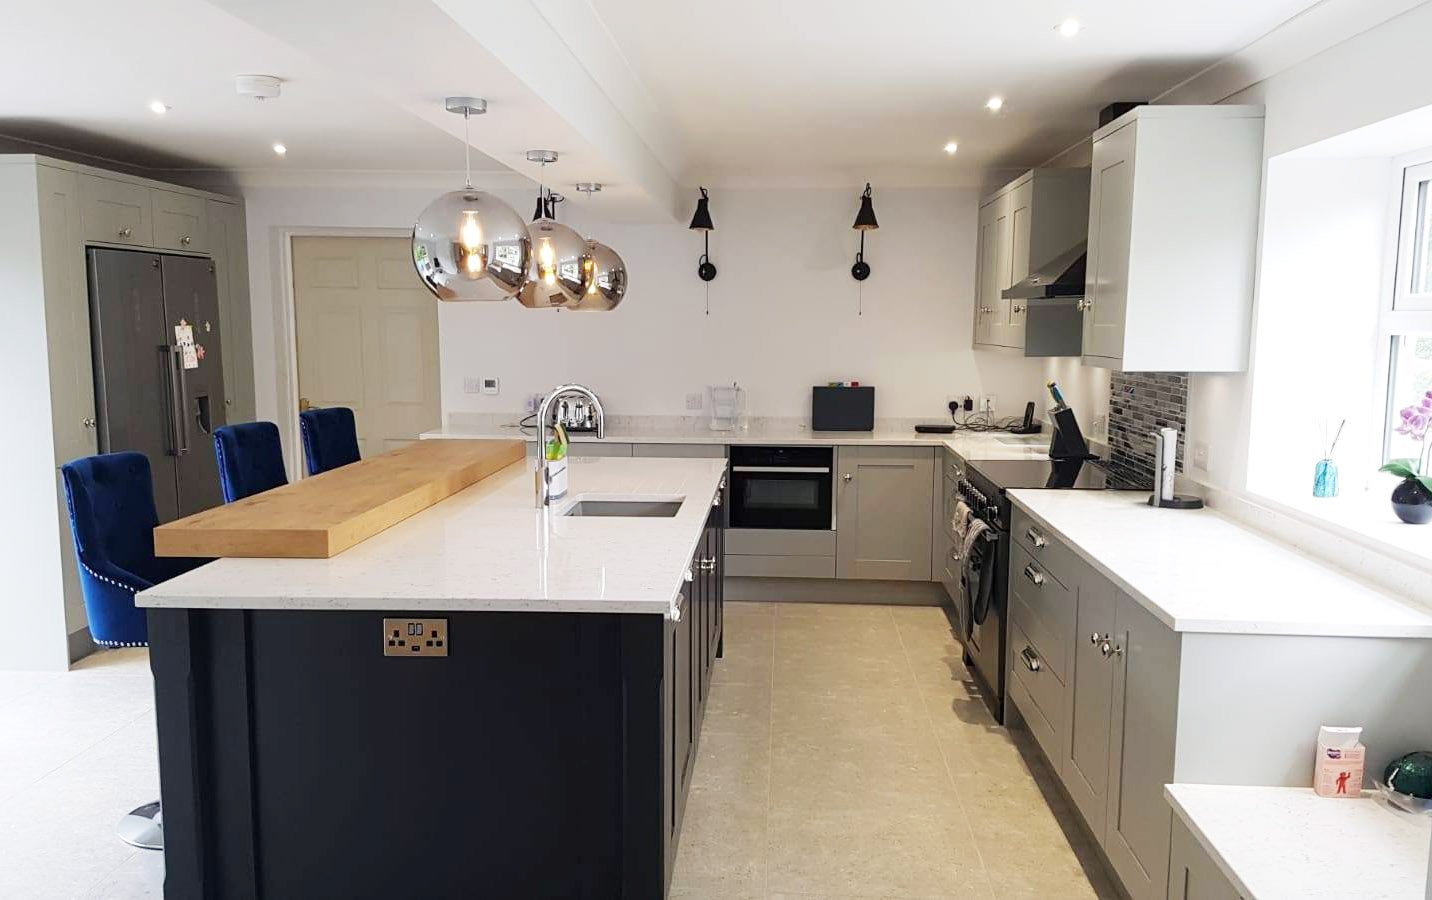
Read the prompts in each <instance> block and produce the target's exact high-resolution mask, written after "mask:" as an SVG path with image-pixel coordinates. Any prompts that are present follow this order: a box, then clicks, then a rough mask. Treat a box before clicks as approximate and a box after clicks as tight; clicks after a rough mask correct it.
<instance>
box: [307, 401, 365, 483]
mask: <svg viewBox="0 0 1432 900" xmlns="http://www.w3.org/2000/svg"><path fill="white" fill-rule="evenodd" d="M298 426H299V430H300V431H301V432H302V433H303V459H304V461H305V462H306V463H307V464H308V474H310V475H318V474H320V473H322V472H327V471H329V470H330V469H336V468H338V467H339V466H346V465H348V464H349V463H355V462H357V461H358V460H359V456H358V426H357V425H356V424H355V423H354V421H353V410H351V409H349V408H348V407H346V406H328V407H324V408H323V409H310V410H305V411H304V412H301V413H299V414H298Z"/></svg>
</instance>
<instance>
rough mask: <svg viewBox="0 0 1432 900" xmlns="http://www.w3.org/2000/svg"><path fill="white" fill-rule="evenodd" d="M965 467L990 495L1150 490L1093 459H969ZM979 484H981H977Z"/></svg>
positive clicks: (971, 478) (979, 485) (1147, 486)
mask: <svg viewBox="0 0 1432 900" xmlns="http://www.w3.org/2000/svg"><path fill="white" fill-rule="evenodd" d="M967 464H968V466H969V471H970V474H971V476H978V477H970V480H971V481H972V482H974V483H975V485H976V486H978V487H980V488H982V489H984V490H986V491H987V492H990V493H993V492H994V491H998V492H1000V493H1003V492H1004V491H1006V490H1009V489H1011V488H1050V489H1055V490H1074V491H1104V490H1115V491H1119V490H1127V491H1132V490H1153V485H1152V484H1140V483H1138V482H1136V481H1134V480H1131V479H1129V478H1126V477H1122V476H1119V475H1116V474H1115V473H1113V472H1110V471H1109V470H1108V469H1106V468H1104V467H1103V466H1102V465H1099V464H1098V463H1097V462H1096V461H1094V460H1080V459H1073V460H1053V459H972V460H969V461H968V463H967ZM981 481H983V482H984V484H980V482H981ZM991 489H993V490H991Z"/></svg>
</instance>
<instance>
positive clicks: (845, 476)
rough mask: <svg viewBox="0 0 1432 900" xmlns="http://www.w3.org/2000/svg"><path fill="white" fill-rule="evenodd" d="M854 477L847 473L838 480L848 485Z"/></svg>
mask: <svg viewBox="0 0 1432 900" xmlns="http://www.w3.org/2000/svg"><path fill="white" fill-rule="evenodd" d="M854 477H855V476H854V475H852V474H850V473H849V472H846V473H845V474H844V475H842V476H840V480H841V481H844V482H845V483H846V484H850V480H851V479H852V478H854Z"/></svg>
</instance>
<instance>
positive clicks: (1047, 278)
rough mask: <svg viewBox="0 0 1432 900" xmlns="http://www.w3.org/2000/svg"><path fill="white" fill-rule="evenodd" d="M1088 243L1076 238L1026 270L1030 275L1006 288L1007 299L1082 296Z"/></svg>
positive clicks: (1002, 294) (1004, 294) (1003, 293)
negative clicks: (1062, 250)
mask: <svg viewBox="0 0 1432 900" xmlns="http://www.w3.org/2000/svg"><path fill="white" fill-rule="evenodd" d="M1087 248H1088V244H1087V243H1086V242H1084V241H1081V242H1079V243H1078V244H1077V245H1075V246H1074V247H1073V248H1071V249H1070V250H1068V251H1067V252H1065V253H1062V254H1060V255H1059V256H1056V257H1055V258H1054V259H1052V260H1050V261H1049V262H1047V263H1045V264H1044V265H1042V266H1040V267H1038V268H1037V269H1036V270H1035V271H1033V272H1030V273H1029V277H1028V278H1025V279H1024V280H1023V281H1021V282H1019V283H1018V284H1016V285H1014V286H1013V287H1008V288H1005V289H1004V290H1003V291H1002V292H1001V293H1000V296H1001V297H1003V298H1004V299H1006V300H1049V299H1052V298H1055V297H1082V296H1084V260H1085V251H1086V249H1087Z"/></svg>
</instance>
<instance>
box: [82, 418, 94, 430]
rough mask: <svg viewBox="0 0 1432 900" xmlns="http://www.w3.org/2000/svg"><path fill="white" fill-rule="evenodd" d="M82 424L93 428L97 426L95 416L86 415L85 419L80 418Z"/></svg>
mask: <svg viewBox="0 0 1432 900" xmlns="http://www.w3.org/2000/svg"><path fill="white" fill-rule="evenodd" d="M80 424H81V425H83V426H84V427H86V428H93V427H94V426H95V421H94V417H92V416H85V417H84V418H83V419H81V420H80Z"/></svg>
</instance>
